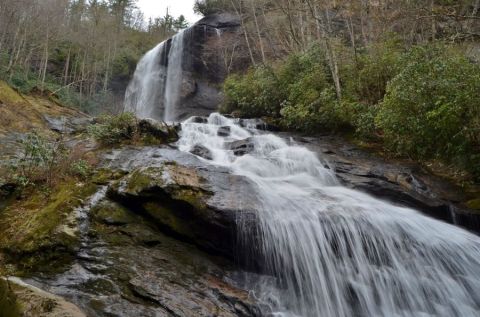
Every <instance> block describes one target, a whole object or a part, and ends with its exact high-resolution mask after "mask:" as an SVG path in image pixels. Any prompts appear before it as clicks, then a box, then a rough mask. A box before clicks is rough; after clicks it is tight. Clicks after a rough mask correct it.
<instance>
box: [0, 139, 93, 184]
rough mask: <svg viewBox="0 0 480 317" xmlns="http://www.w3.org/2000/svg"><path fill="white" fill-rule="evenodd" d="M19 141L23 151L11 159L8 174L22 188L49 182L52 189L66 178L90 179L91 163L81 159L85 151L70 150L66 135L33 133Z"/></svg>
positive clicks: (10, 179)
mask: <svg viewBox="0 0 480 317" xmlns="http://www.w3.org/2000/svg"><path fill="white" fill-rule="evenodd" d="M19 142H20V145H21V151H20V152H19V153H18V154H17V155H16V156H15V157H14V158H13V159H12V160H11V161H10V162H9V170H10V173H9V175H8V177H9V181H12V182H14V183H15V184H18V185H19V186H20V188H26V187H29V186H36V185H45V186H46V188H47V189H48V188H52V187H53V186H54V185H55V184H56V183H57V182H58V181H59V180H60V179H62V178H64V177H67V176H74V177H79V178H86V177H87V176H88V175H89V174H90V172H91V164H90V163H89V162H88V161H85V160H83V159H82V158H81V156H82V155H83V154H84V152H78V149H77V152H76V153H74V152H72V151H71V150H69V149H68V148H67V146H66V143H65V141H64V140H63V139H62V137H57V138H49V137H46V136H43V135H40V134H38V133H37V132H32V133H28V134H26V135H25V136H24V138H23V139H22V140H20V141H19Z"/></svg>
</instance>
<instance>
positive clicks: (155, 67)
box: [124, 42, 166, 118]
mask: <svg viewBox="0 0 480 317" xmlns="http://www.w3.org/2000/svg"><path fill="white" fill-rule="evenodd" d="M165 46H166V43H165V42H162V43H160V44H158V45H157V46H156V47H155V48H154V49H152V50H151V51H149V52H148V53H147V54H145V56H144V57H142V59H141V60H140V62H139V63H138V65H137V68H136V70H135V73H134V75H133V79H132V80H131V81H130V84H129V85H128V87H127V91H126V93H125V105H124V110H125V112H133V113H135V114H136V115H137V116H138V117H140V118H151V117H154V112H155V109H156V106H157V105H158V104H159V103H160V102H161V98H162V96H163V87H164V82H165V72H166V70H165V66H163V65H162V53H163V52H164V50H165Z"/></svg>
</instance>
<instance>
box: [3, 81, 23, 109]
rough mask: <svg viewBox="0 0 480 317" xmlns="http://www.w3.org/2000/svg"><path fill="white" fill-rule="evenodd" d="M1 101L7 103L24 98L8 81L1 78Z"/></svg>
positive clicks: (20, 100)
mask: <svg viewBox="0 0 480 317" xmlns="http://www.w3.org/2000/svg"><path fill="white" fill-rule="evenodd" d="M0 101H1V102H2V103H4V104H7V103H18V102H22V101H24V99H23V97H22V96H21V95H20V94H19V93H18V92H16V91H15V90H14V89H13V88H12V87H10V86H9V85H8V84H7V83H6V82H4V81H1V80H0Z"/></svg>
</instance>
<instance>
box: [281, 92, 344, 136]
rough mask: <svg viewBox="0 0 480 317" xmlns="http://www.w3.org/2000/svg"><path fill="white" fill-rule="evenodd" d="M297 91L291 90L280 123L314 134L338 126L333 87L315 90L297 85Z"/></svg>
mask: <svg viewBox="0 0 480 317" xmlns="http://www.w3.org/2000/svg"><path fill="white" fill-rule="evenodd" d="M298 89H301V90H302V92H301V93H299V94H295V92H299V91H300V90H295V89H292V95H294V97H292V96H291V98H289V100H294V101H295V103H293V102H291V101H289V102H288V103H287V104H286V105H285V106H284V107H283V109H282V122H283V124H284V125H285V126H286V127H287V128H290V129H295V130H301V131H307V132H315V131H322V130H327V129H336V128H338V126H339V125H340V121H339V118H338V116H337V109H336V108H337V99H336V98H337V96H336V93H335V89H333V87H330V88H325V89H323V90H321V91H320V90H316V89H315V88H312V87H305V88H304V89H302V86H301V85H299V86H298Z"/></svg>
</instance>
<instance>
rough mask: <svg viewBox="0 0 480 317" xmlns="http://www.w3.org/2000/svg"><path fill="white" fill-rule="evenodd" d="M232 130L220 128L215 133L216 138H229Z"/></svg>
mask: <svg viewBox="0 0 480 317" xmlns="http://www.w3.org/2000/svg"><path fill="white" fill-rule="evenodd" d="M231 130H232V129H231V128H230V127H228V126H227V127H220V128H219V129H218V131H217V135H218V136H223V137H227V136H230V133H231V132H232V131H231Z"/></svg>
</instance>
